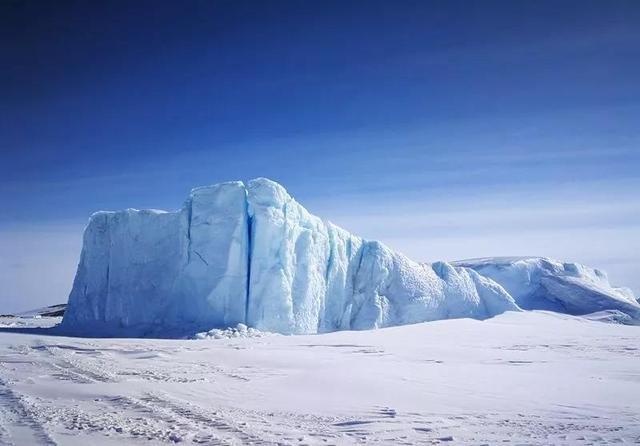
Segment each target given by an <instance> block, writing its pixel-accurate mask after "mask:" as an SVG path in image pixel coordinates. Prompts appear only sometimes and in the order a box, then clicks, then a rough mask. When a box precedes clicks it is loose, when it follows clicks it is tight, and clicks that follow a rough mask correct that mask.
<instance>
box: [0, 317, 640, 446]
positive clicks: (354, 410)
mask: <svg viewBox="0 0 640 446" xmlns="http://www.w3.org/2000/svg"><path fill="white" fill-rule="evenodd" d="M31 321H32V322H38V323H45V324H46V323H47V320H46V318H42V319H40V320H38V319H31ZM179 441H181V442H186V443H203V444H255V445H266V444H283V445H302V444H322V445H325V444H339V445H342V444H358V443H360V444H365V443H366V444H389V445H398V444H439V443H441V444H472V445H480V444H489V445H495V444H539V445H547V444H567V445H574V444H608V443H622V442H626V443H637V442H640V329H639V328H638V327H631V326H624V325H615V324H607V323H602V322H596V321H591V320H587V319H582V318H577V317H573V316H567V315H560V314H555V313H545V312H537V311H534V312H508V313H505V314H503V315H500V316H498V317H495V318H493V319H489V320H486V321H482V322H481V321H476V320H471V319H457V320H445V321H438V322H430V323H423V324H417V325H408V326H402V327H393V328H387V329H381V330H373V331H360V332H350V331H343V332H336V333H331V334H324V335H306V336H283V335H271V336H258V337H245V336H237V337H231V338H228V337H224V336H223V337H222V339H213V338H211V339H203V340H154V339H90V338H65V337H55V336H48V335H44V334H20V333H11V332H8V331H7V329H4V330H0V444H5V443H6V444H19V445H22V444H54V443H57V444H72V445H73V444H76V445H87V444H91V445H95V444H119V445H122V444H156V443H172V442H179Z"/></svg>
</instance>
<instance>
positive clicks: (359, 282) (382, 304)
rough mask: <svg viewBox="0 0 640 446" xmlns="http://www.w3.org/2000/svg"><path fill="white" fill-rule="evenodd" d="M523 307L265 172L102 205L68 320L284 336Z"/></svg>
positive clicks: (68, 326) (148, 330)
mask: <svg viewBox="0 0 640 446" xmlns="http://www.w3.org/2000/svg"><path fill="white" fill-rule="evenodd" d="M507 310H519V308H518V306H517V305H516V304H515V303H514V301H513V299H512V297H511V296H509V294H508V293H507V292H506V291H505V290H504V289H503V288H502V287H500V286H499V285H497V284H496V283H494V282H493V281H491V280H489V279H487V278H483V277H481V276H480V275H478V274H477V273H476V272H474V271H472V270H470V269H467V268H464V267H454V266H452V265H449V264H446V263H442V262H439V263H436V264H433V265H421V264H419V263H417V262H414V261H412V260H410V259H408V258H406V257H405V256H403V255H401V254H399V253H395V252H393V251H391V250H390V249H389V248H387V247H386V246H384V245H383V244H381V243H379V242H375V241H366V240H363V239H361V238H359V237H357V236H354V235H352V234H350V233H348V232H347V231H345V230H343V229H341V228H338V227H336V226H335V225H333V224H331V223H329V222H325V221H323V220H321V219H320V218H318V217H316V216H314V215H311V214H310V213H309V212H307V210H306V209H305V208H304V207H302V206H301V205H300V204H298V203H297V202H296V201H295V200H294V199H293V198H292V197H291V196H290V195H289V194H288V193H287V191H286V190H285V189H284V188H283V187H282V186H281V185H279V184H277V183H275V182H273V181H270V180H267V179H264V178H259V179H256V180H252V181H250V182H249V183H248V184H247V185H246V186H245V185H244V184H243V183H241V182H232V183H223V184H218V185H215V186H208V187H202V188H197V189H194V190H193V191H192V192H191V196H190V198H189V199H188V200H187V202H186V204H185V206H184V207H183V208H182V209H181V210H180V211H178V212H161V211H138V210H134V209H128V210H126V211H121V212H99V213H97V214H94V215H93V216H92V217H91V220H90V222H89V225H88V227H87V229H86V231H85V235H84V243H83V249H82V254H81V259H80V264H79V266H78V272H77V274H76V278H75V281H74V284H73V289H72V291H71V294H70V296H69V304H68V309H67V312H66V314H65V317H64V320H63V329H64V330H65V331H66V333H68V334H82V335H93V336H95V335H97V334H102V335H119V336H122V335H129V336H131V335H133V336H139V335H158V334H159V333H160V334H161V335H164V336H166V335H167V333H179V332H180V331H181V330H182V331H189V330H191V332H192V333H194V332H195V331H200V330H208V329H210V328H225V327H228V326H233V325H236V324H238V323H244V324H246V325H248V326H251V327H253V328H255V329H258V330H262V331H271V332H278V333H284V334H291V333H297V334H300V333H318V332H329V331H335V330H347V329H369V328H380V327H389V326H395V325H402V324H409V323H417V322H424V321H432V320H438V319H447V318H455V317H473V318H477V319H485V318H488V317H491V316H494V315H496V314H500V313H502V312H504V311H507Z"/></svg>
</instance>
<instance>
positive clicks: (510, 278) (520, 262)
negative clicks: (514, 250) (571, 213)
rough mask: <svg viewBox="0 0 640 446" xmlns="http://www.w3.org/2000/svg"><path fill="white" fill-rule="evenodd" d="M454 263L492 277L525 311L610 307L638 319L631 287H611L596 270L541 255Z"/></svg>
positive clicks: (572, 311)
mask: <svg viewBox="0 0 640 446" xmlns="http://www.w3.org/2000/svg"><path fill="white" fill-rule="evenodd" d="M454 263H455V265H457V266H462V267H467V268H471V269H473V270H475V271H477V272H479V273H480V274H482V275H483V276H485V277H489V278H491V279H493V280H494V281H496V282H497V283H499V284H500V285H502V287H504V289H505V290H507V291H508V292H509V294H510V295H511V296H513V298H514V299H515V301H516V303H517V304H518V305H519V306H520V307H521V308H523V309H525V310H551V311H557V312H560V313H568V314H573V315H584V314H588V313H595V312H599V311H602V310H610V311H618V312H622V313H624V314H626V315H628V317H630V318H631V319H634V320H636V321H638V320H640V305H639V304H638V301H637V300H636V299H635V297H634V296H633V293H632V292H631V290H629V289H628V288H616V287H613V286H611V285H610V284H609V280H608V278H607V275H606V274H605V273H604V272H603V271H600V270H598V269H594V268H589V267H587V266H584V265H580V264H577V263H560V262H557V261H555V260H551V259H548V258H543V257H502V258H484V259H473V260H463V261H459V262H454Z"/></svg>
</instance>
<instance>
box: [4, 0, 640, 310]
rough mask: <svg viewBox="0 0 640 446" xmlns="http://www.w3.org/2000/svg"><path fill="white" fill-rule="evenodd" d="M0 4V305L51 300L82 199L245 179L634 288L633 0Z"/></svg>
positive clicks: (78, 228) (432, 244)
mask: <svg viewBox="0 0 640 446" xmlns="http://www.w3.org/2000/svg"><path fill="white" fill-rule="evenodd" d="M0 8H1V11H0V33H2V39H0V52H1V55H2V61H3V69H2V70H1V71H0V81H1V82H0V93H1V95H0V96H1V97H2V100H1V101H0V135H1V138H0V200H1V202H2V211H1V212H0V285H1V286H0V304H1V308H0V313H2V312H8V311H15V310H19V309H27V308H29V307H31V306H34V305H40V304H43V305H44V304H47V303H57V302H62V301H64V300H66V297H67V294H68V292H69V290H70V288H71V281H72V280H73V274H74V272H75V266H76V264H77V261H78V256H79V251H80V243H81V235H82V229H83V226H84V224H85V222H86V220H87V218H88V216H89V215H90V213H91V212H93V211H95V210H98V209H119V208H126V207H138V208H142V207H153V208H164V209H174V208H178V207H179V206H180V205H181V203H182V201H183V200H184V198H185V197H186V196H187V194H188V191H189V189H190V188H191V187H193V186H197V185H203V184H211V183H216V182H219V181H224V180H231V179H249V178H253V177H257V176H267V177H270V178H273V179H275V180H277V181H280V182H281V183H283V184H284V185H285V186H286V187H287V188H288V189H289V191H290V192H291V193H292V194H293V195H294V196H295V197H296V198H297V199H298V201H300V202H301V203H303V204H304V205H305V206H307V207H308V208H309V209H310V210H311V211H312V212H314V213H317V214H319V215H321V216H323V217H327V218H329V219H331V220H332V221H334V222H335V223H337V224H340V225H342V226H344V227H346V228H347V229H349V230H351V231H353V232H355V233H358V234H361V235H363V236H365V237H368V238H376V239H380V240H382V241H383V242H385V243H387V244H388V245H390V246H392V247H393V248H395V249H398V250H400V251H402V252H404V253H406V254H408V255H409V256H411V257H413V258H414V259H416V260H424V261H431V260H438V259H445V260H454V259H459V258H468V257H480V256H493V255H529V254H532V255H546V256H552V257H557V258H560V259H562V260H570V261H578V262H583V263H587V264H591V265H592V266H597V267H601V268H603V269H605V270H607V271H608V272H609V274H610V277H611V278H612V281H614V282H615V283H617V284H622V285H627V286H630V287H632V288H633V289H634V291H635V292H636V293H640V194H639V193H638V190H639V186H640V125H639V124H640V82H638V79H640V32H638V29H640V4H639V3H638V2H636V1H615V2H604V1H598V2H590V1H575V2H573V1H561V2H557V1H553V2H551V1H550V2H546V1H535V2H534V1H519V2H512V1H508V2H497V1H482V2H481V1H475V2H474V1H464V2H457V1H438V2H428V1H416V2H410V1H400V2H375V1H368V2H344V1H340V2H338V1H335V2H333V1H328V2H315V1H297V2H285V1H276V2H242V1H218V2H213V1H187V2H161V1H153V2H151V1H148V2H147V1H138V2H125V1H115V2H114V1H107V2H100V3H99V2H72V1H60V2H32V1H18V0H16V1H10V2H3V3H2V5H1V6H0Z"/></svg>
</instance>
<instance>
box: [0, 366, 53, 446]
mask: <svg viewBox="0 0 640 446" xmlns="http://www.w3.org/2000/svg"><path fill="white" fill-rule="evenodd" d="M0 421H1V424H2V429H0V444H2V445H16V446H18V445H23V444H34V445H35V444H39V445H55V444H56V442H55V441H54V440H53V439H52V438H51V436H50V435H49V433H48V432H47V431H46V429H45V428H44V426H43V425H42V424H40V423H39V422H38V421H37V420H36V416H35V415H34V412H33V408H32V407H30V405H29V404H25V402H24V401H23V399H22V398H21V397H20V396H18V395H17V394H16V393H15V392H14V391H13V390H11V389H10V388H9V386H8V385H7V384H6V383H5V381H4V380H2V379H1V378H0Z"/></svg>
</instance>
